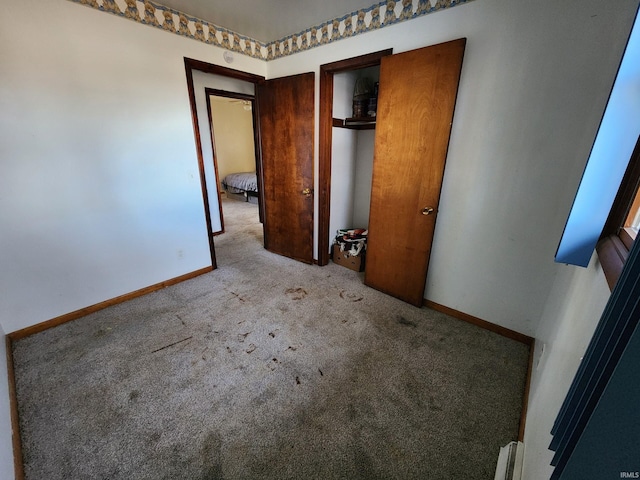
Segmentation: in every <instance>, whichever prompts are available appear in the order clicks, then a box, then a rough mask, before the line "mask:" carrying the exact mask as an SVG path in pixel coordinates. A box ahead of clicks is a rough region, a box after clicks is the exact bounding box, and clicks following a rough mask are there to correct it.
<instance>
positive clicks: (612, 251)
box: [596, 136, 640, 290]
mask: <svg viewBox="0 0 640 480" xmlns="http://www.w3.org/2000/svg"><path fill="white" fill-rule="evenodd" d="M639 190H640V136H639V137H638V140H637V141H636V146H635V147H634V149H633V153H632V154H631V159H630V160H629V164H628V166H627V169H626V171H625V173H624V177H623V178H622V182H620V188H619V189H618V193H617V194H616V197H615V200H614V202H613V206H612V207H611V210H610V212H609V216H608V217H607V221H606V222H605V225H604V228H603V229H602V234H601V235H600V239H599V241H598V245H597V246H596V251H597V253H598V259H599V260H600V264H601V265H602V270H603V271H604V274H605V278H606V279H607V284H608V285H609V289H610V290H613V287H614V286H615V284H616V282H617V281H618V278H619V277H620V273H621V272H622V267H623V266H624V263H625V262H626V260H627V258H628V257H629V251H630V250H631V247H632V245H633V242H634V241H635V238H636V232H635V231H634V230H633V229H631V228H629V227H628V226H627V225H628V219H629V217H630V216H632V215H635V212H636V211H637V210H638V208H640V191H639Z"/></svg>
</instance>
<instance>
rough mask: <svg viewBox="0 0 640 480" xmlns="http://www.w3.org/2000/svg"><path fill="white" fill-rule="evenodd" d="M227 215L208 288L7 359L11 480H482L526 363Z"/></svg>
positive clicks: (244, 214)
mask: <svg viewBox="0 0 640 480" xmlns="http://www.w3.org/2000/svg"><path fill="white" fill-rule="evenodd" d="M229 202H231V201H226V202H225V206H224V209H225V227H226V229H227V232H226V233H225V234H223V235H220V236H218V237H216V238H215V246H216V253H217V259H218V267H219V268H218V270H215V271H213V272H211V273H209V274H205V275H202V276H200V277H197V278H195V279H192V280H189V281H186V282H183V283H181V284H178V285H175V286H172V287H169V288H166V289H164V290H161V291H158V292H156V293H153V294H150V295H147V296H144V297H140V298H137V299H135V300H132V301H129V302H126V303H123V304H120V305H116V306H113V307H110V308H107V309H105V310H102V311H100V312H97V313H94V314H91V315H89V316H87V317H84V318H82V319H80V320H76V321H73V322H69V323H66V324H64V325H61V326H58V327H56V328H53V329H50V330H46V331H44V332H41V333H39V334H36V335H32V336H30V337H27V338H25V339H22V340H18V341H16V342H14V347H13V355H14V362H15V374H16V384H17V395H18V406H19V414H20V433H21V436H22V443H23V456H24V466H25V473H26V478H27V479H28V480H40V479H42V480H55V479H93V478H96V479H127V480H133V479H154V480H155V479H167V480H168V479H194V480H195V479H217V478H220V479H221V478H229V479H253V478H255V479H301V478H325V479H330V478H331V479H333V478H344V479H357V478H363V479H364V478H366V479H375V478H398V479H410V478H420V479H438V480H442V479H450V478H465V479H489V480H490V479H492V478H493V475H494V472H495V463H496V460H497V457H498V451H499V448H500V446H503V445H505V444H506V443H508V442H509V441H511V440H515V439H516V438H517V435H518V427H519V420H520V414H521V408H522V401H523V391H524V384H525V377H526V371H527V363H528V354H529V347H528V346H526V345H524V344H521V343H518V342H516V341H514V340H511V339H508V338H505V337H502V336H499V335H497V334H495V333H492V332H489V331H487V330H483V329H481V328H479V327H476V326H474V325H471V324H468V323H465V322H462V321H459V320H456V319H453V318H451V317H448V316H446V315H444V314H441V313H438V312H435V311H432V310H429V309H426V308H422V309H418V308H415V307H412V306H410V305H408V304H405V303H403V302H401V301H399V300H396V299H394V298H391V297H388V296H387V295H384V294H382V293H380V292H377V291H375V290H372V289H370V288H368V287H366V286H364V285H363V282H362V274H359V273H356V272H353V271H351V270H348V269H346V268H344V267H341V266H338V265H335V264H333V263H331V264H330V265H328V266H326V267H317V266H312V265H304V264H301V263H298V262H295V261H293V260H290V259H287V258H284V257H280V256H277V255H273V254H271V253H269V252H267V251H266V250H264V248H262V243H261V242H262V230H261V225H260V224H259V223H258V222H257V211H256V208H257V207H256V206H255V205H252V204H249V203H242V202H232V203H229ZM234 212H235V213H234Z"/></svg>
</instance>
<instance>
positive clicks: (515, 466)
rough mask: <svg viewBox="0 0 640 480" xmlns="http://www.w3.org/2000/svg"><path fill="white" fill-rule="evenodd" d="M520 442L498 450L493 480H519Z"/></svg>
mask: <svg viewBox="0 0 640 480" xmlns="http://www.w3.org/2000/svg"><path fill="white" fill-rule="evenodd" d="M523 453H524V445H523V443H522V442H511V443H508V444H507V445H505V446H504V447H502V448H501V449H500V454H499V455H498V463H497V465H496V476H495V477H494V480H520V479H521V478H522V460H523V458H522V454H523Z"/></svg>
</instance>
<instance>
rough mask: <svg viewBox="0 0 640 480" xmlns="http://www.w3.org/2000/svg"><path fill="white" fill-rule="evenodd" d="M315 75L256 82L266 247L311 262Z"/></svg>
mask: <svg viewBox="0 0 640 480" xmlns="http://www.w3.org/2000/svg"><path fill="white" fill-rule="evenodd" d="M314 87H315V75H314V74H313V73H304V74H301V75H294V76H291V77H283V78H276V79H273V80H267V81H265V82H264V83H260V84H258V90H257V93H258V95H257V96H258V108H259V116H260V137H261V141H260V143H261V149H262V179H263V185H262V194H263V205H264V216H265V222H264V246H265V248H266V249H267V250H269V251H271V252H273V253H277V254H279V255H284V256H286V257H290V258H294V259H296V260H299V261H301V262H305V263H312V262H313V134H314V123H313V122H314Z"/></svg>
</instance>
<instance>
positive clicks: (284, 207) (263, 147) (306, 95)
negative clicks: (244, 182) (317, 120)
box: [184, 58, 315, 269]
mask: <svg viewBox="0 0 640 480" xmlns="http://www.w3.org/2000/svg"><path fill="white" fill-rule="evenodd" d="M184 62H185V70H186V76H187V89H188V92H189V103H190V106H191V118H192V121H193V128H194V136H195V143H196V153H197V158H198V167H199V173H200V184H201V188H202V196H203V202H204V210H205V221H206V226H207V234H208V237H209V238H208V239H209V249H210V252H211V263H212V267H213V268H214V269H215V268H217V262H216V253H215V248H214V242H213V239H214V232H215V231H217V230H220V227H219V226H218V225H217V223H216V222H220V210H219V208H220V207H219V204H220V197H219V193H218V192H219V190H220V189H219V188H218V185H217V180H216V178H217V176H216V174H215V172H214V165H213V162H212V161H205V159H210V158H213V143H212V138H211V129H210V126H209V122H208V121H207V120H206V119H207V111H206V108H207V107H206V95H205V87H207V86H209V87H215V88H217V87H216V86H218V85H222V87H220V88H219V89H220V90H227V91H229V90H231V91H235V92H239V93H243V94H245V95H249V96H254V98H255V103H254V106H255V112H256V113H255V114H254V131H255V132H256V133H255V145H256V158H258V161H257V162H256V171H257V183H258V195H259V201H258V202H259V210H260V213H261V216H262V220H263V223H262V225H263V232H264V248H266V249H267V250H269V251H271V252H273V253H277V254H279V255H283V256H287V257H289V258H293V259H295V260H298V261H302V262H305V263H312V262H313V204H314V202H313V195H314V192H313V188H312V187H313V137H314V134H313V132H314V123H313V120H314V85H315V82H314V74H313V73H304V74H298V75H292V76H289V77H281V78H273V79H270V80H266V79H265V78H264V77H261V76H258V75H253V74H250V73H246V72H242V71H239V70H233V69H230V68H227V67H220V66H218V65H212V64H209V63H206V62H202V61H199V60H193V59H190V58H185V59H184ZM203 76H204V78H203ZM210 82H211V83H213V85H210ZM228 85H233V87H231V88H227V86H228ZM216 227H217V228H216ZM292 240H293V241H292Z"/></svg>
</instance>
